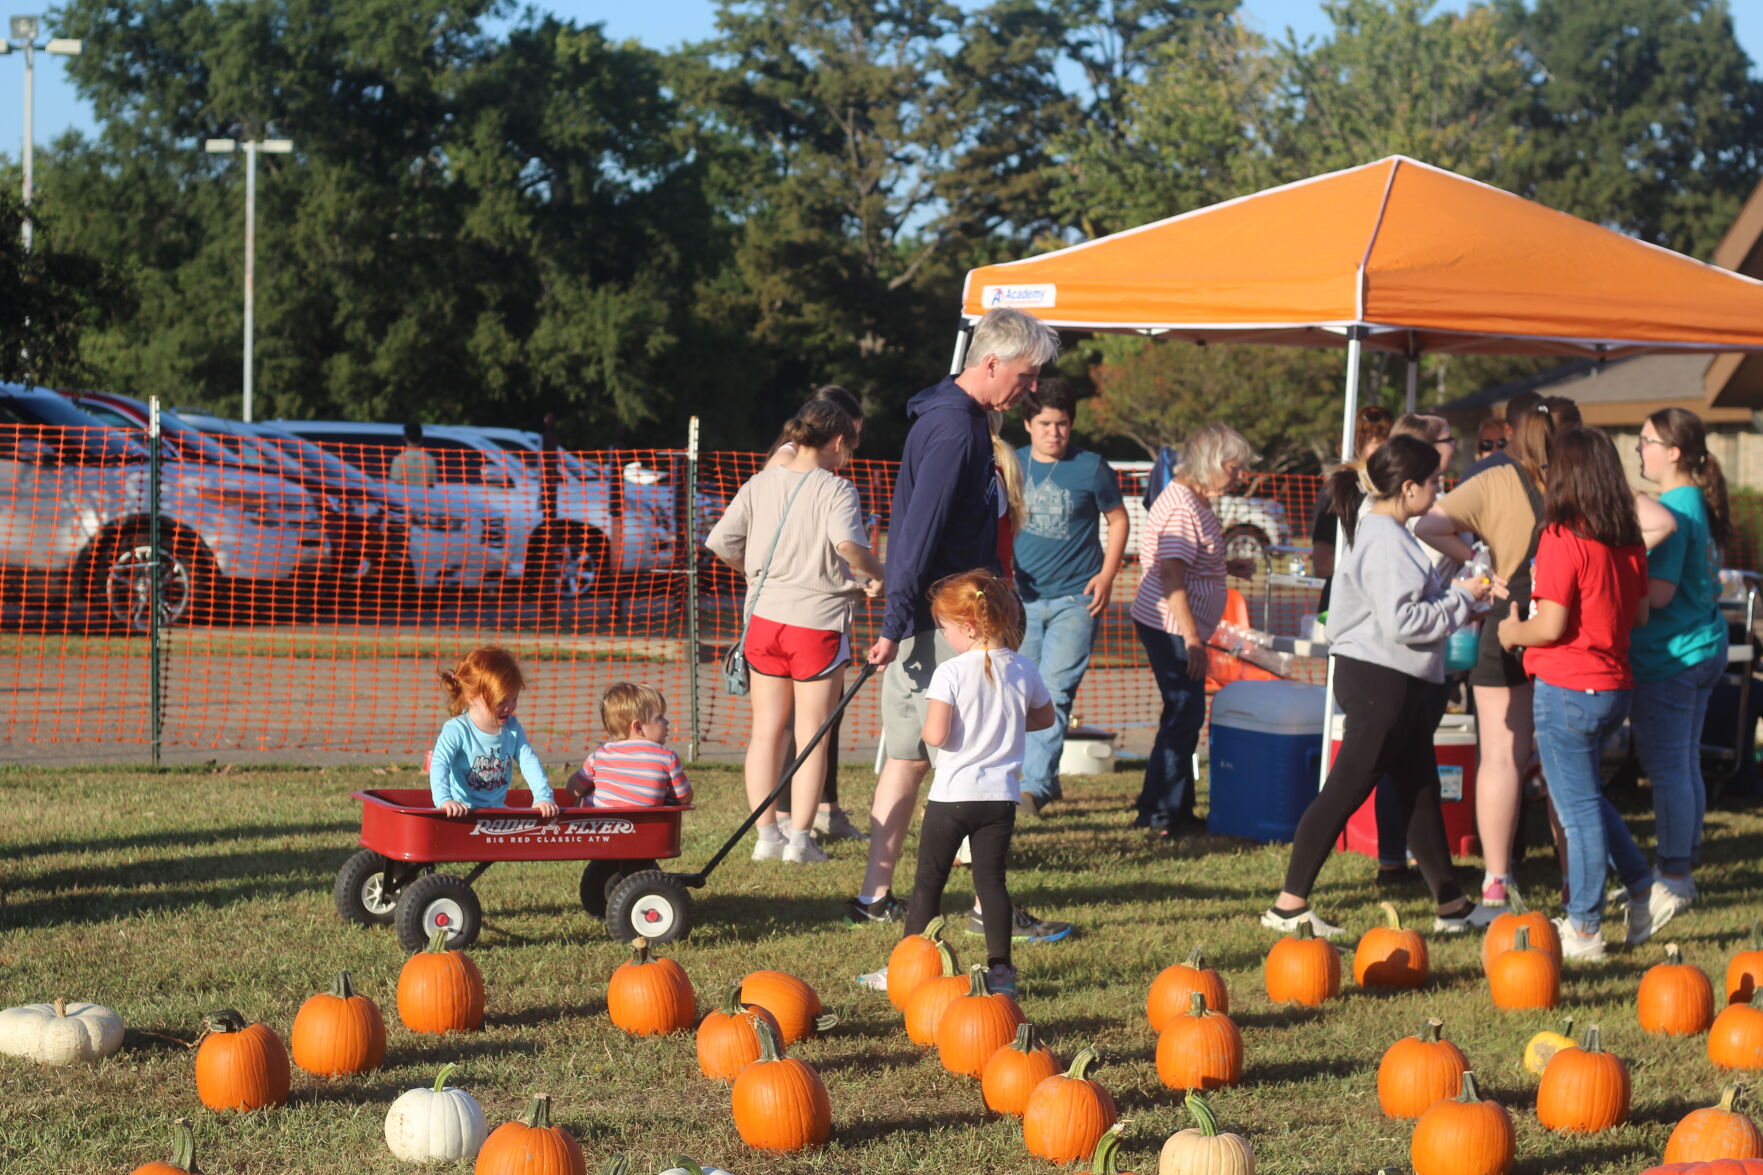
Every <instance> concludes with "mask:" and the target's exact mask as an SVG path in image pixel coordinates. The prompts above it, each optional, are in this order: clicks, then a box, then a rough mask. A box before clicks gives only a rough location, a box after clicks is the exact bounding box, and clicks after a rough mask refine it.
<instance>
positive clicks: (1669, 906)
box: [1647, 877, 1696, 934]
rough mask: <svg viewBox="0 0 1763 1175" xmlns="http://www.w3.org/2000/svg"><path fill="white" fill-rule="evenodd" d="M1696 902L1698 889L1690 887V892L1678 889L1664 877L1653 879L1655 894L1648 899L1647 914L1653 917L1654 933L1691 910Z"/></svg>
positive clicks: (1693, 886)
mask: <svg viewBox="0 0 1763 1175" xmlns="http://www.w3.org/2000/svg"><path fill="white" fill-rule="evenodd" d="M1695 900H1696V887H1695V885H1694V884H1692V885H1690V887H1689V889H1688V892H1685V891H1684V890H1683V889H1680V888H1678V887H1677V886H1676V885H1675V884H1673V883H1672V882H1669V881H1666V880H1665V879H1664V878H1662V877H1655V878H1654V879H1653V892H1652V894H1651V895H1650V896H1649V897H1648V898H1647V913H1649V914H1651V915H1652V918H1653V922H1652V932H1653V933H1654V934H1657V933H1659V928H1660V927H1662V926H1664V925H1665V924H1666V923H1667V922H1669V921H1671V920H1672V919H1673V918H1675V917H1677V916H1678V915H1679V914H1681V913H1683V912H1684V911H1685V910H1687V909H1689V908H1690V904H1691V903H1693V902H1694V901H1695Z"/></svg>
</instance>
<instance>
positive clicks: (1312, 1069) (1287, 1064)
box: [1243, 1057, 1366, 1085]
mask: <svg viewBox="0 0 1763 1175" xmlns="http://www.w3.org/2000/svg"><path fill="white" fill-rule="evenodd" d="M1365 1070H1366V1065H1365V1063H1364V1062H1363V1061H1350V1060H1347V1059H1345V1058H1339V1057H1336V1058H1328V1059H1324V1058H1317V1059H1314V1060H1309V1061H1274V1062H1273V1063H1272V1064H1266V1063H1258V1064H1251V1065H1248V1066H1245V1067H1244V1074H1243V1077H1244V1084H1253V1085H1276V1084H1280V1083H1283V1082H1291V1083H1292V1084H1299V1083H1302V1082H1305V1081H1311V1080H1314V1079H1315V1078H1318V1077H1334V1078H1345V1077H1351V1076H1353V1075H1354V1074H1356V1073H1363V1072H1364V1071H1365Z"/></svg>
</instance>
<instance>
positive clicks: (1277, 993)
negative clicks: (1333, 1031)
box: [1263, 921, 1341, 1008]
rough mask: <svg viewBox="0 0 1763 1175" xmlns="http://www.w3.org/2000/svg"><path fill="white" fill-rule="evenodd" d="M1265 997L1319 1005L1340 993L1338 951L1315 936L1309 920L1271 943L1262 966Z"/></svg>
mask: <svg viewBox="0 0 1763 1175" xmlns="http://www.w3.org/2000/svg"><path fill="white" fill-rule="evenodd" d="M1263 975H1264V977H1265V979H1266V983H1267V998H1268V999H1270V1000H1272V1001H1273V1002H1274V1003H1276V1004H1283V1003H1297V1004H1304V1005H1306V1006H1307V1007H1312V1008H1314V1007H1319V1006H1321V1004H1322V1003H1323V1001H1325V1000H1330V999H1333V998H1334V997H1335V996H1338V995H1340V994H1341V953H1340V952H1339V951H1337V950H1335V948H1334V944H1333V943H1330V942H1326V941H1324V940H1323V939H1320V938H1317V937H1316V931H1315V930H1314V929H1313V928H1312V927H1311V925H1310V923H1309V922H1307V921H1306V922H1300V923H1298V929H1297V930H1296V931H1295V932H1294V933H1292V934H1289V935H1287V936H1286V937H1284V938H1282V939H1280V940H1279V941H1278V942H1276V943H1274V944H1273V949H1272V950H1270V951H1268V952H1267V960H1266V963H1265V965H1264V967H1263Z"/></svg>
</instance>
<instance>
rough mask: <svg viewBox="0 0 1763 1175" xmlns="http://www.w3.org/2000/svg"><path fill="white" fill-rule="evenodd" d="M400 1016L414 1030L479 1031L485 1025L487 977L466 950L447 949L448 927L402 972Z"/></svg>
mask: <svg viewBox="0 0 1763 1175" xmlns="http://www.w3.org/2000/svg"><path fill="white" fill-rule="evenodd" d="M398 1019H400V1020H402V1021H403V1022H404V1027H406V1028H408V1029H410V1031H412V1032H476V1031H477V1030H478V1029H479V1028H482V1027H483V1026H484V977H483V976H482V975H480V974H479V973H478V969H477V964H476V963H473V962H472V961H471V960H470V959H469V958H467V957H466V955H465V952H464V951H450V950H448V949H447V928H446V927H441V928H439V929H437V930H436V931H435V933H434V935H433V937H431V938H430V939H429V945H428V949H427V950H423V951H418V952H417V953H416V954H414V955H411V956H410V957H409V958H408V959H406V960H404V969H403V970H402V971H400V972H399V973H398Z"/></svg>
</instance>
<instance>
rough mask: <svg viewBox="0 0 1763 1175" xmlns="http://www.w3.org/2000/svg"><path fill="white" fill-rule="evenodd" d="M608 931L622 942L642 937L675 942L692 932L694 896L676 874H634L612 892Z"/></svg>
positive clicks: (607, 921) (648, 872) (657, 871)
mask: <svg viewBox="0 0 1763 1175" xmlns="http://www.w3.org/2000/svg"><path fill="white" fill-rule="evenodd" d="M606 929H607V930H609V931H611V932H612V937H613V938H615V939H617V940H618V941H620V942H624V941H626V940H627V939H631V938H637V937H642V938H646V939H648V940H649V941H650V942H653V943H664V942H673V941H674V940H676V939H681V938H684V937H685V936H686V935H687V934H688V933H690V932H691V929H692V895H691V894H689V893H687V892H686V887H685V886H684V885H681V884H680V882H679V880H678V879H677V878H675V877H674V876H673V875H671V874H668V873H662V872H661V871H659V870H655V869H650V870H645V871H644V872H642V873H633V874H631V875H630V876H629V877H627V878H625V879H624V880H623V881H621V882H619V884H618V888H617V889H615V890H613V891H612V897H611V899H610V902H609V904H608V907H607V910H606Z"/></svg>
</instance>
